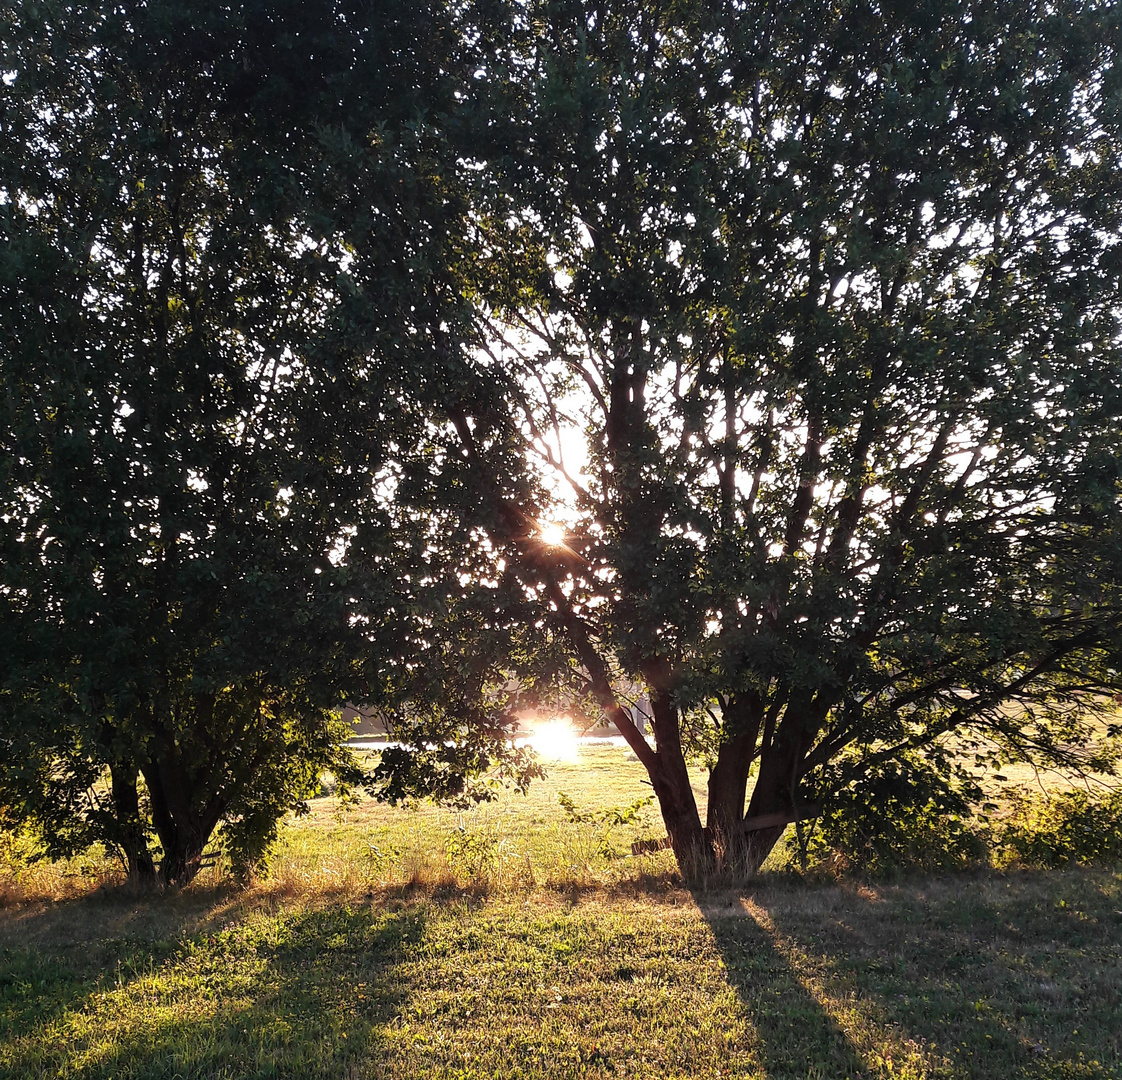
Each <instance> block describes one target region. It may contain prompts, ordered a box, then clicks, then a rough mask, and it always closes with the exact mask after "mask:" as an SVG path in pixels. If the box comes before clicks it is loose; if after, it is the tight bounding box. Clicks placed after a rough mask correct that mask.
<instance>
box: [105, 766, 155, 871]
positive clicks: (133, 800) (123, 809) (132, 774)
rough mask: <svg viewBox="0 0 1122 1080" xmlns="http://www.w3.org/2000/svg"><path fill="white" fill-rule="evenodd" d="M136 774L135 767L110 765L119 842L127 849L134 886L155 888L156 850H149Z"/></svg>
mask: <svg viewBox="0 0 1122 1080" xmlns="http://www.w3.org/2000/svg"><path fill="white" fill-rule="evenodd" d="M136 777H137V771H136V767H135V766H131V767H130V766H127V765H111V766H110V767H109V778H110V785H111V794H112V799H113V816H114V818H115V819H116V823H117V828H118V830H119V832H118V838H117V842H118V843H119V844H120V847H121V850H122V851H123V852H124V856H125V865H126V867H127V870H128V879H129V881H130V883H132V884H133V885H136V886H139V887H141V888H151V887H152V886H153V885H155V884H156V865H155V863H154V862H153V860H152V852H151V851H149V850H148V840H147V838H146V837H145V835H144V824H143V822H142V821H141V820H140V795H139V793H138V792H137V789H136Z"/></svg>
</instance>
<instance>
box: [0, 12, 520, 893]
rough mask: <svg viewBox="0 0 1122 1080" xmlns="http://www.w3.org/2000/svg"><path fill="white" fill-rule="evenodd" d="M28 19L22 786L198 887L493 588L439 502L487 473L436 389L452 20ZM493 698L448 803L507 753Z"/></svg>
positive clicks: (455, 217)
mask: <svg viewBox="0 0 1122 1080" xmlns="http://www.w3.org/2000/svg"><path fill="white" fill-rule="evenodd" d="M3 19H4V38H5V41H6V43H7V44H8V51H7V52H6V54H5V60H4V64H5V69H6V70H5V72H4V84H5V85H4V104H3V113H2V115H0V176H2V177H3V180H2V181H0V237H2V244H3V246H2V249H0V251H2V256H0V258H2V264H0V306H2V308H3V311H4V313H5V314H4V334H3V340H2V345H0V385H2V387H3V392H2V395H0V544H2V550H3V556H2V562H3V567H2V571H0V655H2V656H3V657H4V662H3V666H2V669H0V760H2V761H3V766H2V767H0V809H2V811H3V813H4V815H5V817H8V818H12V819H15V820H19V821H28V822H32V823H33V824H34V825H35V827H36V828H37V829H38V830H39V832H40V834H41V836H42V838H43V841H44V844H45V847H46V850H47V851H48V852H50V853H52V854H62V853H66V852H70V851H74V850H77V849H80V848H83V847H85V846H88V845H89V844H90V843H91V842H94V841H102V842H104V843H106V844H108V845H109V846H110V847H112V848H114V849H115V850H117V851H119V852H120V853H121V855H122V858H123V859H124V860H125V862H126V863H127V866H128V869H129V873H130V875H131V876H132V877H134V878H135V879H137V880H142V881H144V880H147V881H152V880H155V878H156V876H157V872H158V876H159V879H160V880H162V881H163V882H164V883H168V884H182V883H185V882H187V881H189V880H190V879H191V878H192V877H193V876H194V874H195V873H196V872H197V870H198V868H199V866H200V865H201V863H202V860H203V856H204V851H205V849H206V846H207V844H208V842H209V841H210V839H211V837H212V835H213V833H214V831H215V829H216V827H217V826H218V825H219V824H220V823H221V824H222V825H223V828H224V841H225V844H226V847H227V849H228V851H229V852H230V853H231V855H232V856H233V857H234V860H235V862H236V863H238V864H240V865H241V866H243V867H247V868H248V867H252V866H253V865H254V864H255V863H256V862H257V861H258V860H259V859H260V858H261V856H262V854H263V852H264V851H265V849H266V848H267V846H268V843H269V841H270V840H271V839H272V837H273V835H274V834H275V830H276V823H277V821H278V819H279V818H280V817H281V816H282V815H283V814H284V813H285V812H286V811H287V810H289V809H291V808H299V807H300V806H301V805H303V803H304V800H305V799H306V798H307V796H308V795H309V794H310V793H312V792H314V791H315V790H316V788H317V785H318V783H319V778H320V774H321V772H322V771H323V770H324V769H331V770H333V771H334V772H335V773H336V775H337V777H338V778H339V780H340V782H341V783H342V784H343V785H344V787H345V786H346V785H348V784H349V785H354V784H356V783H358V782H359V781H360V780H361V779H362V776H361V774H360V772H359V770H358V768H357V765H356V762H355V760H354V759H353V758H352V757H351V756H350V755H349V753H348V752H347V751H346V750H345V749H343V748H341V746H340V742H341V740H342V738H343V737H344V736H345V734H346V732H345V730H344V728H343V726H342V725H341V723H340V722H339V720H338V710H339V707H340V706H341V705H342V703H343V701H344V700H345V699H346V698H350V699H352V700H356V701H360V700H373V701H375V702H381V703H383V704H385V705H387V707H389V706H391V705H393V703H394V702H395V701H398V700H400V699H401V698H403V697H407V698H408V699H409V700H411V701H413V702H414V707H416V705H417V703H420V702H423V701H424V700H425V697H424V695H425V693H426V691H427V690H431V691H432V692H433V693H436V692H437V691H438V689H439V684H440V678H439V676H438V673H437V671H436V667H437V665H435V664H431V663H430V664H428V665H425V664H424V660H425V657H426V654H427V652H431V649H430V646H429V641H428V639H429V638H430V637H431V636H432V633H433V627H434V626H435V625H437V624H440V623H441V621H442V620H443V621H444V622H445V623H449V624H452V623H454V624H455V625H457V626H460V627H466V626H468V625H469V623H470V618H469V614H470V608H471V604H472V591H471V590H470V589H466V590H465V589H464V588H463V586H462V585H461V581H462V580H464V578H465V574H466V573H467V572H468V571H470V572H471V574H472V575H474V576H475V577H477V578H485V577H486V566H485V563H486V556H485V555H480V554H479V553H478V551H477V545H473V546H472V551H473V552H475V553H474V554H471V553H468V554H465V551H467V548H466V547H465V544H464V540H465V534H464V533H463V532H462V531H458V530H457V529H456V528H454V527H445V526H446V525H447V522H446V521H443V520H442V518H441V515H440V513H439V512H438V510H436V509H433V505H432V504H431V503H430V502H429V500H431V499H436V498H437V497H439V498H440V499H442V500H443V503H444V504H446V505H448V506H455V505H456V500H457V499H458V498H460V499H462V498H463V497H464V495H463V493H462V492H461V493H460V494H457V491H456V484H457V480H456V477H455V475H454V470H448V469H444V470H442V469H441V468H440V467H439V460H440V457H441V454H442V448H441V445H440V438H439V434H440V433H439V430H438V428H437V427H436V426H434V422H433V419H432V410H431V408H428V407H426V405H425V400H426V395H428V397H429V398H431V391H430V390H426V386H428V385H430V384H431V385H438V386H440V387H445V386H447V385H454V383H455V377H454V372H453V371H452V370H451V367H450V366H449V365H448V364H445V363H443V362H442V361H441V360H440V358H439V356H438V355H437V353H436V352H435V350H434V344H433V333H434V329H435V328H441V330H440V332H441V333H442V334H443V335H445V336H446V337H450V338H451V339H453V340H454V339H455V334H456V326H457V323H458V321H459V320H460V316H459V314H458V311H459V309H460V308H461V307H463V304H462V301H461V300H460V299H459V298H458V296H457V294H456V292H455V290H454V289H451V288H450V287H449V285H448V275H449V272H448V267H449V266H450V265H451V264H452V262H453V261H454V259H453V257H452V255H451V254H449V252H448V250H447V249H448V246H449V245H451V244H453V243H454V241H455V238H456V237H457V236H458V235H459V234H460V232H461V231H462V224H461V223H462V220H463V209H464V208H463V204H462V200H459V199H458V198H457V196H456V192H455V190H454V189H453V188H452V187H451V186H450V185H448V184H445V183H444V182H443V181H442V176H444V175H445V174H447V175H449V176H452V175H454V172H455V170H454V168H453V167H452V166H451V163H450V162H448V161H446V160H445V159H446V156H447V149H446V147H445V145H444V143H443V142H442V141H441V138H442V136H441V133H440V131H439V129H438V126H437V123H436V121H437V120H438V119H439V117H440V116H441V115H442V114H441V112H440V110H442V109H444V108H446V107H447V106H448V103H449V102H450V101H451V99H450V98H449V97H448V86H447V85H446V83H447V80H446V79H444V77H443V75H442V67H441V65H442V64H443V65H445V66H446V67H447V68H449V69H451V68H452V67H453V65H454V63H455V57H454V56H452V57H450V53H449V48H450V45H451V44H452V41H451V38H450V37H449V34H448V23H447V20H445V19H444V18H443V16H442V10H441V6H440V5H439V4H434V5H431V6H430V7H425V6H423V5H414V6H412V7H411V8H410V9H409V10H408V11H406V10H404V9H402V10H400V11H389V10H379V11H370V10H367V9H366V8H365V7H363V6H362V5H348V4H345V3H331V4H313V5H307V4H303V3H287V2H285V0H279V2H277V3H271V4H263V5H256V6H254V7H252V8H245V9H238V10H235V11H228V10H225V9H223V10H221V11H220V10H219V9H217V8H214V7H213V6H209V5H205V4H187V5H184V4H181V3H176V4H164V3H148V4H144V5H134V4H124V5H117V6H113V7H110V8H104V7H103V6H100V5H72V4H61V3H60V4H53V3H45V4H38V5H26V6H24V7H22V8H13V9H9V10H8V11H7V13H6V14H5V15H4V16H3ZM446 166H447V168H446ZM437 419H438V420H439V419H440V418H439V417H438V418H437ZM434 461H435V462H436V464H435V465H434ZM488 595H490V594H488ZM447 636H448V635H447V634H446V635H445V638H447ZM472 640H474V644H475V646H476V650H477V651H476V656H475V657H474V663H475V668H476V669H477V671H478V672H480V673H485V672H486V671H487V670H488V663H489V662H490V654H489V653H487V651H486V643H483V642H480V641H479V640H477V639H472ZM452 659H453V658H449V659H448V665H449V666H452ZM422 674H423V676H424V679H423V680H422V679H421V677H420V676H421V675H422ZM484 678H485V674H477V676H476V681H477V682H478V681H480V680H482V679H484ZM467 684H468V685H472V683H471V680H470V679H468V680H467ZM472 718H473V727H472V732H471V735H472V738H471V739H470V740H469V741H468V742H466V743H465V742H464V741H463V740H461V741H460V744H459V746H458V750H457V754H458V756H454V763H455V767H454V768H451V767H450V766H449V763H448V762H447V761H444V762H441V761H439V760H436V761H434V762H433V763H432V765H433V768H432V770H430V771H431V772H433V773H434V774H435V775H436V779H435V780H434V781H433V785H434V790H439V792H440V793H442V794H445V795H457V794H459V795H461V796H462V795H464V794H465V792H467V793H468V794H471V791H470V789H469V788H467V787H465V783H466V782H465V779H464V773H465V771H466V772H468V773H470V772H471V771H472V770H473V769H474V770H476V771H479V770H483V769H485V768H486V767H487V766H488V765H489V764H490V763H491V760H492V758H491V757H489V756H488V751H489V750H490V751H492V757H493V756H494V755H495V754H499V755H500V756H501V754H502V753H503V752H505V751H506V750H507V747H506V740H505V738H504V736H505V732H506V729H505V728H504V726H503V724H504V717H503V715H502V714H501V712H500V713H496V711H495V709H494V708H491V709H481V708H479V707H478V706H476V707H475V709H474V712H473V713H472ZM437 757H439V755H437ZM520 760H521V759H520V757H519V755H517V754H515V755H514V756H513V761H514V763H515V765H517V763H518V762H519V761H520ZM523 764H528V763H527V762H525V761H523ZM475 794H477V795H478V794H479V792H478V791H477V792H475ZM153 838H155V840H156V841H157V842H158V847H157V848H156V849H155V850H154V849H153V845H152V840H153ZM157 858H159V866H158V868H157V865H156V860H157Z"/></svg>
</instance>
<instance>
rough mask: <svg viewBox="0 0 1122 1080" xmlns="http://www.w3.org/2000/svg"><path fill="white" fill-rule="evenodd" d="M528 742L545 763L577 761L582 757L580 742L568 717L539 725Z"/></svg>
mask: <svg viewBox="0 0 1122 1080" xmlns="http://www.w3.org/2000/svg"><path fill="white" fill-rule="evenodd" d="M527 741H528V742H529V744H530V746H531V747H533V750H534V753H535V754H537V755H538V757H540V758H542V759H543V760H545V761H577V760H578V759H579V757H580V740H579V737H578V736H577V733H576V731H575V729H574V728H573V724H572V721H571V720H570V719H569V718H568V717H567V716H555V717H553V718H552V719H550V720H546V721H544V722H543V723H540V724H537V725H536V726H535V727H534V731H533V734H532V735H531V736H530V738H529V739H528V740H527Z"/></svg>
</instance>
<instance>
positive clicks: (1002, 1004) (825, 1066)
mask: <svg viewBox="0 0 1122 1080" xmlns="http://www.w3.org/2000/svg"><path fill="white" fill-rule="evenodd" d="M638 768H639V767H638V766H637V765H635V764H634V763H628V762H624V761H623V760H622V756H621V754H620V752H619V751H613V750H611V749H610V748H604V749H602V750H600V749H598V750H595V751H592V752H591V753H590V754H588V756H587V757H586V760H585V761H584V762H583V763H582V765H581V766H580V767H568V766H563V767H558V768H556V769H554V770H553V775H552V776H551V778H550V779H549V780H548V781H546V782H545V783H543V784H541V785H538V786H536V787H535V788H534V789H532V790H531V793H530V795H528V796H527V797H525V798H523V797H520V796H516V795H508V796H504V797H503V798H502V799H501V800H499V801H498V802H497V803H494V804H491V805H489V806H486V807H483V808H480V809H479V810H477V811H474V812H472V813H470V814H466V815H463V816H462V817H461V816H460V815H457V814H455V813H451V812H448V811H441V810H436V809H433V808H422V809H419V810H417V811H415V812H411V811H404V810H393V809H392V808H388V807H383V806H377V805H374V804H372V803H369V802H364V803H362V804H360V805H358V806H356V807H353V808H349V809H345V810H342V811H340V810H339V809H338V808H337V807H336V806H335V805H334V804H333V803H332V802H331V800H327V799H324V800H317V801H316V803H315V804H314V805H313V811H312V814H311V815H309V817H307V818H305V819H302V820H300V821H295V822H291V823H289V824H287V825H286V827H285V830H284V835H283V838H282V844H281V847H280V849H279V851H278V854H277V858H276V861H275V863H274V867H273V871H272V873H271V875H270V877H269V878H267V879H266V880H264V881H261V882H258V883H256V884H254V885H253V886H251V887H249V888H247V889H243V890H235V889H234V888H233V887H232V886H230V885H229V884H228V883H226V882H224V881H222V880H220V879H218V878H217V877H215V876H213V875H208V876H204V878H203V879H202V880H200V881H199V882H197V883H196V884H195V885H193V886H192V887H191V888H189V889H186V890H184V891H183V892H181V893H179V894H178V895H175V896H171V897H168V898H165V899H164V900H162V901H155V902H151V901H141V900H139V899H137V898H136V897H130V896H128V895H127V894H124V893H122V892H121V891H120V890H115V889H112V888H105V887H103V888H101V889H96V888H93V886H94V885H95V884H96V881H97V870H96V866H95V865H94V864H92V863H91V864H90V865H89V866H87V867H86V868H85V871H84V872H83V871H82V870H81V868H78V869H76V868H74V867H70V868H69V869H65V868H64V870H62V871H57V874H58V876H57V878H56V879H54V880H53V883H52V879H51V878H50V876H49V868H42V869H40V870H39V871H36V873H38V874H40V877H39V878H37V879H34V880H32V879H30V878H29V879H28V880H27V881H25V882H24V883H23V885H22V886H20V887H21V889H22V890H23V891H22V892H21V893H20V902H18V903H11V904H9V906H7V907H6V908H4V909H3V910H0V1078H3V1080H8V1078H12V1080H15V1078H19V1080H25V1078H26V1080H34V1078H39V1077H52V1078H79V1077H80V1078H83V1080H86V1078H89V1080H109V1078H113V1080H125V1078H129V1080H133V1078H135V1080H139V1078H153V1080H154V1078H157V1077H159V1078H166V1080H171V1078H184V1080H186V1078H191V1080H203V1078H207V1080H218V1078H230V1080H233V1078H251V1077H252V1078H257V1077H292V1078H304V1077H308V1078H316V1077H322V1078H331V1080H357V1078H367V1077H371V1078H374V1077H384V1078H406V1077H440V1078H449V1080H451V1078H468V1077H471V1078H477V1077H478V1078H484V1077H487V1078H493V1077H509V1078H515V1077H519V1078H521V1077H526V1078H528V1077H543V1078H544V1077H570V1076H572V1077H578V1076H581V1077H615V1076H627V1077H651V1078H660V1080H661V1078H670V1077H691V1078H692V1077H698V1078H707V1077H714V1078H715V1077H742V1078H754V1080H764V1078H767V1080H780V1078H783V1080H787V1078H790V1080H796V1078H797V1080H808V1078H816V1077H817V1078H823V1080H825V1078H830V1080H834V1078H843V1077H851V1078H857V1077H861V1078H862V1080H866V1078H871V1077H879V1078H893V1080H918V1078H932V1080H934V1078H960V1077H961V1078H966V1077H978V1078H1004V1077H1033V1078H1036V1077H1040V1078H1044V1077H1056V1078H1068V1077H1071V1078H1075V1077H1079V1078H1084V1077H1086V1078H1092V1077H1096V1078H1097V1077H1104V1078H1105V1077H1120V1076H1122V873H1119V872H1117V871H1116V870H1113V869H1108V868H1091V869H1087V868H1083V869H1073V870H1065V871H1050V872H1015V873H1006V874H999V873H995V872H993V871H985V872H976V873H973V874H970V875H959V876H955V877H949V878H945V879H941V880H938V879H923V878H913V879H908V880H902V881H899V882H896V883H894V884H891V885H879V886H873V885H870V884H867V883H865V884H862V883H859V882H856V881H849V882H846V881H843V882H840V883H814V882H806V881H801V880H798V879H796V878H793V877H791V876H790V875H785V874H765V875H763V876H762V877H761V878H760V879H759V881H758V882H757V883H756V884H755V885H754V886H753V887H752V888H750V889H748V890H746V891H744V892H727V891H713V892H693V893H691V892H689V891H687V890H685V889H683V888H682V887H681V886H680V885H678V884H677V883H676V880H675V878H674V877H673V874H672V871H671V867H670V865H669V862H668V861H666V860H668V856H666V855H664V854H660V855H658V856H654V857H649V858H648V857H644V858H642V859H628V858H623V857H620V856H619V853H620V852H623V851H625V850H626V849H627V848H628V846H629V844H630V842H631V840H632V839H633V838H635V837H637V836H643V835H648V836H649V835H655V834H657V832H658V829H657V827H656V821H655V812H654V811H653V809H651V810H649V811H647V815H648V817H647V820H646V822H642V821H641V822H639V823H637V824H636V825H635V826H621V827H619V828H617V829H615V830H612V831H611V832H609V833H608V834H607V835H606V837H605V835H604V834H603V832H602V831H599V830H597V829H596V828H595V827H593V826H589V825H587V824H585V825H581V824H574V823H572V822H569V821H567V820H566V819H565V818H564V816H563V815H562V814H561V813H560V810H559V807H558V804H557V794H558V792H559V791H565V792H567V793H568V794H569V795H570V796H571V797H572V799H573V800H574V802H575V803H576V804H577V805H578V806H587V807H589V808H593V807H597V806H599V807H603V806H610V805H626V804H628V803H631V802H633V801H634V800H635V799H636V798H639V797H641V796H642V795H643V794H644V793H645V789H644V788H643V786H642V784H641V782H640V779H641V773H640V772H639V771H638ZM472 838H477V842H475V843H474V846H473V844H472V842H471V841H472ZM659 860H662V861H659ZM67 873H69V874H71V875H72V876H70V877H67V876H66V874H67ZM36 890H38V891H36ZM13 895H14V894H13Z"/></svg>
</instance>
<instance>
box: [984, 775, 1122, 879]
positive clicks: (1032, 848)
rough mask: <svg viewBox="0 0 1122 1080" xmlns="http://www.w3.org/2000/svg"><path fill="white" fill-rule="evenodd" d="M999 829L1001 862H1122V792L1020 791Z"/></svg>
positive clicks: (1054, 864) (1039, 864)
mask: <svg viewBox="0 0 1122 1080" xmlns="http://www.w3.org/2000/svg"><path fill="white" fill-rule="evenodd" d="M1012 802H1013V812H1012V814H1010V815H1009V817H1007V818H1005V819H1004V820H1003V821H1001V822H1000V823H999V824H998V825H997V826H996V827H995V829H994V838H993V846H994V861H995V863H997V865H999V866H1014V865H1019V866H1033V867H1041V868H1049V867H1057V866H1069V865H1072V864H1075V865H1078V866H1085V865H1087V864H1089V863H1096V862H1099V863H1101V862H1118V861H1122V791H1119V790H1115V791H1110V792H1106V793H1104V794H1100V795H1097V796H1096V795H1092V794H1090V793H1089V792H1087V791H1067V792H1062V793H1060V794H1055V795H1050V796H1047V797H1043V796H1037V797H1033V796H1030V795H1023V794H1022V795H1019V796H1016V797H1015V798H1014V799H1013V800H1012Z"/></svg>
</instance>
